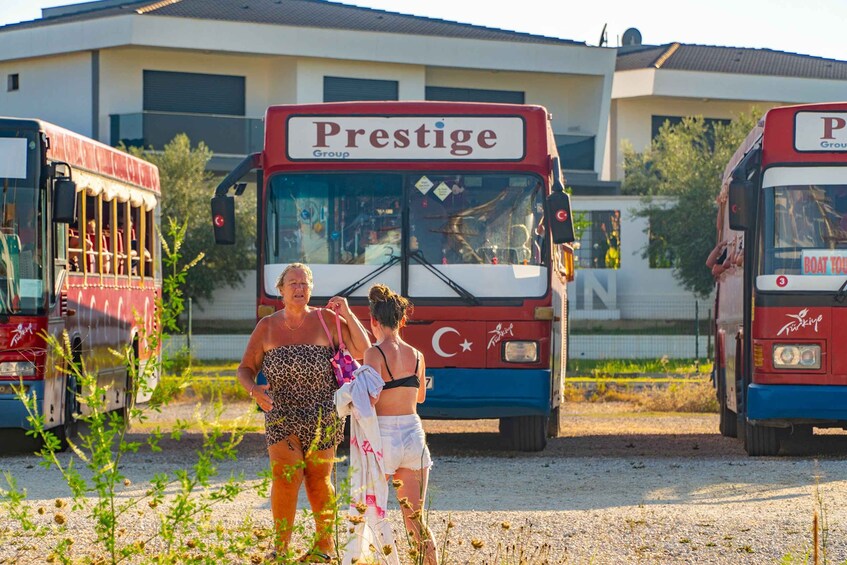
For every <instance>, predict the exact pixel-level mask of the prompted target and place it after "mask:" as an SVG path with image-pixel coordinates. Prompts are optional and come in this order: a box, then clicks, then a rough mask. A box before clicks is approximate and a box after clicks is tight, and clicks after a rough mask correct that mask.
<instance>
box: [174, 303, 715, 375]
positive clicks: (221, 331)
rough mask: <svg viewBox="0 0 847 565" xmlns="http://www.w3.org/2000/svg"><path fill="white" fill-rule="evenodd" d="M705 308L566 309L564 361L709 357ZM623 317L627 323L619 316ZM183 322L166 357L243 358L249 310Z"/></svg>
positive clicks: (709, 320)
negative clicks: (185, 351) (184, 353)
mask: <svg viewBox="0 0 847 565" xmlns="http://www.w3.org/2000/svg"><path fill="white" fill-rule="evenodd" d="M711 306H712V303H711V302H710V301H696V300H694V299H691V298H674V297H664V298H657V297H655V296H647V295H641V296H637V297H632V298H629V299H627V300H626V307H625V308H621V309H619V310H617V311H615V312H607V315H605V316H594V317H587V316H585V315H584V312H582V313H580V312H579V311H576V310H573V309H572V310H571V312H570V321H569V339H568V356H569V357H570V358H571V359H659V358H662V357H668V358H670V359H696V358H699V359H702V358H707V357H710V356H711V354H712V346H713V342H714V336H713V335H712V332H713V328H714V323H713V312H712V309H711ZM189 310H190V309H189ZM193 311H194V312H196V308H195V309H194V310H193ZM595 312H597V311H595ZM624 312H625V313H626V314H627V317H623V316H622V315H621V314H622V313H624ZM657 312H661V317H657V316H656V313H657ZM580 314H583V315H580ZM189 319H190V323H189ZM184 322H185V325H186V327H187V328H189V329H190V331H189V332H187V333H186V334H185V335H177V336H171V337H170V338H169V342H170V343H169V344H168V348H169V349H168V350H169V351H176V350H178V349H179V348H181V347H189V346H190V349H191V353H192V355H193V356H194V358H196V359H202V360H212V359H215V360H233V361H234V360H238V359H240V358H241V355H242V354H243V353H244V347H245V346H246V344H247V338H248V336H249V334H250V332H251V331H252V329H253V327H254V326H255V317H254V313H253V307H252V305H251V306H250V307H246V306H239V305H229V307H223V308H221V307H215V308H214V309H207V310H206V311H204V312H203V316H202V317H198V316H196V315H194V314H192V315H191V316H190V317H189V316H186V318H185V320H184Z"/></svg>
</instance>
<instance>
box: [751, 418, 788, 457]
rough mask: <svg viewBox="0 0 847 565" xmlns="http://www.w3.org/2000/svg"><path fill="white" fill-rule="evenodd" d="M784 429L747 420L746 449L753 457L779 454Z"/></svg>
mask: <svg viewBox="0 0 847 565" xmlns="http://www.w3.org/2000/svg"><path fill="white" fill-rule="evenodd" d="M781 431H782V430H781V429H779V428H774V427H771V426H762V425H759V424H751V423H750V422H747V425H745V426H744V450H745V451H746V452H747V455H749V456H751V457H759V456H767V455H777V454H778V453H779V447H780V438H781V436H782V434H781V433H780V432H781Z"/></svg>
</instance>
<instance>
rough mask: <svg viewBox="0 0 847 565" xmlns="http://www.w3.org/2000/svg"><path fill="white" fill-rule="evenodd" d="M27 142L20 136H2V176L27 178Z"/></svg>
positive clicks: (0, 147) (0, 161)
mask: <svg viewBox="0 0 847 565" xmlns="http://www.w3.org/2000/svg"><path fill="white" fill-rule="evenodd" d="M26 144H27V140H26V139H23V138H20V137H0V178H3V179H25V178H26Z"/></svg>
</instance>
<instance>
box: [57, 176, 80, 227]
mask: <svg viewBox="0 0 847 565" xmlns="http://www.w3.org/2000/svg"><path fill="white" fill-rule="evenodd" d="M76 219H77V218H76V183H75V182H74V181H72V180H71V179H69V178H59V179H56V181H55V182H54V183H53V222H54V223H57V224H73V223H76Z"/></svg>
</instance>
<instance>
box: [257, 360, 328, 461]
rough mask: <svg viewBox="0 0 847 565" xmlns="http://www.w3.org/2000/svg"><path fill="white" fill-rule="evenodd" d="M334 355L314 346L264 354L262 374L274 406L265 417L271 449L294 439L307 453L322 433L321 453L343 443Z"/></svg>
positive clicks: (318, 444)
mask: <svg viewBox="0 0 847 565" xmlns="http://www.w3.org/2000/svg"><path fill="white" fill-rule="evenodd" d="M333 353H334V350H333V349H332V348H331V347H329V346H326V345H311V344H300V345H281V346H279V347H275V348H273V349H271V350H269V351H266V352H265V358H264V360H263V361H262V372H264V374H265V376H266V377H267V379H268V384H270V388H269V389H268V394H269V395H270V397H271V399H272V400H273V403H274V404H273V408H272V409H271V411H270V412H266V413H265V437H266V438H267V441H268V446H271V445H273V444H275V443H278V442H281V441H287V439H288V436H290V435H294V436H296V437H297V438H298V439H299V440H300V445H301V446H302V447H303V450H304V451H306V450H308V449H309V448H310V446H311V445H312V442H313V441H315V437H316V436H318V432H319V431H320V434H319V436H320V437H319V439H318V441H317V446H316V447H317V449H318V450H322V449H329V448H330V447H335V446H337V445H338V444H339V443H341V441H342V439H343V438H344V426H343V423H342V421H341V419H340V418H339V417H338V414H337V413H336V412H335V390H336V388H338V387H337V385H336V381H335V375H334V373H333V370H332V365H331V364H330V359H331V358H332V355H333ZM289 447H291V444H289ZM292 449H293V447H292Z"/></svg>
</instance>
